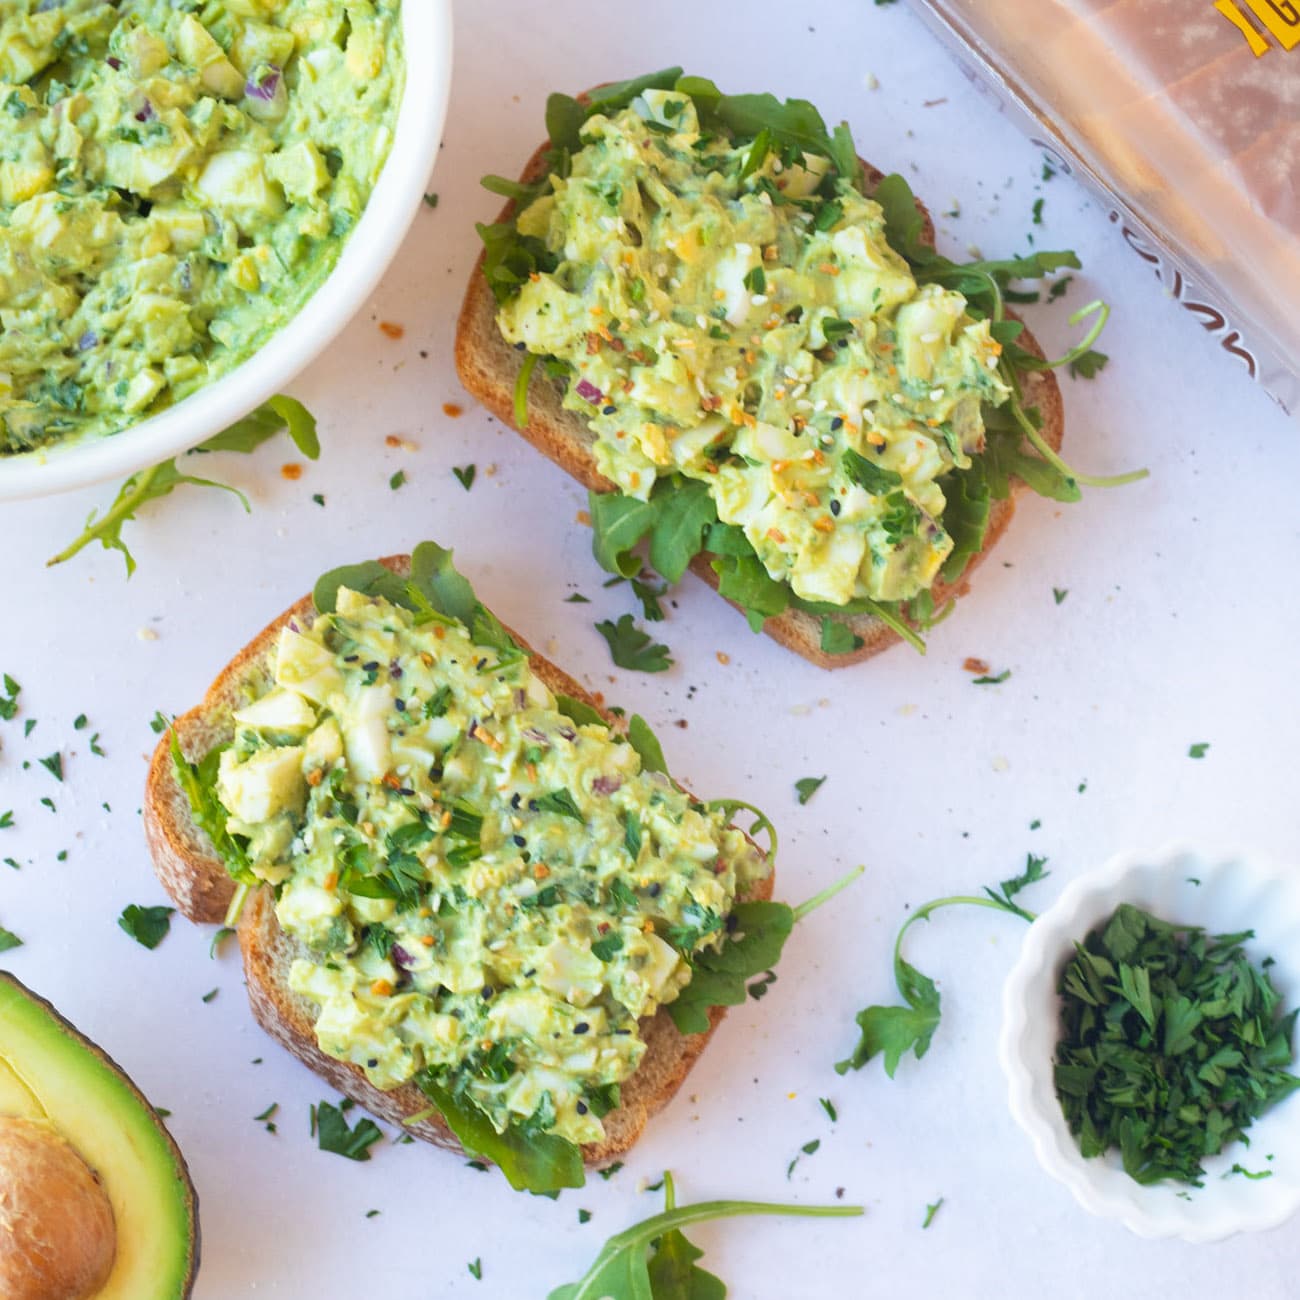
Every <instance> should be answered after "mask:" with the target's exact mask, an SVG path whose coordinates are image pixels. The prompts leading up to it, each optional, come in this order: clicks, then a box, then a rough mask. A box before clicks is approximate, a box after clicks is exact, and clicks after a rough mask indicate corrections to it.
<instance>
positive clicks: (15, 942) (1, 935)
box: [0, 858, 23, 952]
mask: <svg viewBox="0 0 1300 1300" xmlns="http://www.w3.org/2000/svg"><path fill="white" fill-rule="evenodd" d="M5 860H6V861H9V859H7V858H6V859H5ZM22 946H23V941H22V940H21V939H20V938H19V937H18V936H17V935H16V934H15V933H14V932H13V931H12V930H6V929H5V928H4V926H3V925H0V952H8V951H9V950H10V949H11V948H21V947H22Z"/></svg>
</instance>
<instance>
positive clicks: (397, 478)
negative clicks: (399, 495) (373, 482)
mask: <svg viewBox="0 0 1300 1300" xmlns="http://www.w3.org/2000/svg"><path fill="white" fill-rule="evenodd" d="M405 482H406V471H405V470H404V469H399V470H398V471H397V473H396V474H394V475H393V476H392V478H390V479H389V480H388V486H389V488H390V489H392V491H394V492H396V491H397V489H398V488H399V487H401V486H402V485H403V484H404V483H405Z"/></svg>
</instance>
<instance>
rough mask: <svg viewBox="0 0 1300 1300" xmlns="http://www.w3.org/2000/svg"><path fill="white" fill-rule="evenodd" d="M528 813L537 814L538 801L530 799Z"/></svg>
mask: <svg viewBox="0 0 1300 1300" xmlns="http://www.w3.org/2000/svg"><path fill="white" fill-rule="evenodd" d="M528 811H529V812H536V811H537V800H536V799H530V800H529V801H528Z"/></svg>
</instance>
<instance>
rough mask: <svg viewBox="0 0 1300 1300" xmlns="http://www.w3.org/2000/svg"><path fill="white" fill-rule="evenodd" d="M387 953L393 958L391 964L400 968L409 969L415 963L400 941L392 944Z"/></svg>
mask: <svg viewBox="0 0 1300 1300" xmlns="http://www.w3.org/2000/svg"><path fill="white" fill-rule="evenodd" d="M389 955H390V956H391V957H392V959H393V965H394V966H397V967H400V968H401V969H402V970H410V969H411V967H412V966H414V965H415V958H414V957H412V956H411V954H410V953H409V952H407V951H406V949H405V948H403V947H402V945H401V944H400V943H395V944H393V946H392V948H391V949H390V950H389Z"/></svg>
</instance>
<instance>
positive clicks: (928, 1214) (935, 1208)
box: [921, 1196, 943, 1228]
mask: <svg viewBox="0 0 1300 1300" xmlns="http://www.w3.org/2000/svg"><path fill="white" fill-rule="evenodd" d="M941 1209H943V1197H942V1196H941V1197H939V1199H938V1200H937V1201H935V1202H934V1203H933V1204H931V1205H927V1206H926V1207H925V1219H924V1220H923V1222H922V1223H921V1227H922V1228H928V1227H929V1226H930V1225H931V1224H932V1223H933V1222H934V1216H935V1215H936V1214H938V1213H939V1211H940V1210H941Z"/></svg>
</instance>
